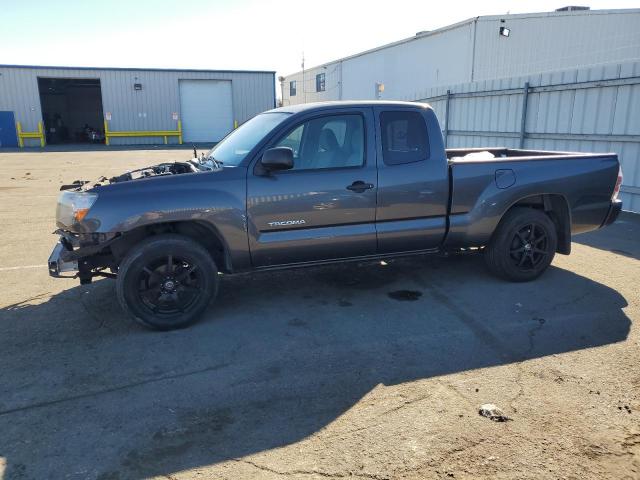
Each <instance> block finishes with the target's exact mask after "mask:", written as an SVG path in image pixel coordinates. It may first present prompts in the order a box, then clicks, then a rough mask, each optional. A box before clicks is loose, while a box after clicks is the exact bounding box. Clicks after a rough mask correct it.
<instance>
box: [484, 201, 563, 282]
mask: <svg viewBox="0 0 640 480" xmlns="http://www.w3.org/2000/svg"><path fill="white" fill-rule="evenodd" d="M557 245H558V234H557V232H556V228H555V225H554V223H553V221H551V219H550V218H549V217H548V216H547V215H546V214H545V213H544V212H542V211H540V210H536V209H534V208H526V207H517V208H513V209H512V210H509V211H508V212H507V213H506V214H505V216H504V217H503V218H502V220H501V221H500V223H499V224H498V228H497V229H496V231H495V232H494V234H493V237H492V238H491V241H490V242H489V245H488V246H487V248H486V249H485V252H484V259H485V263H486V264H487V267H488V268H489V270H490V271H491V272H492V273H493V274H495V275H497V276H499V277H501V278H504V279H506V280H510V281H512V282H528V281H531V280H534V279H536V278H538V277H539V276H540V275H541V274H542V273H543V272H544V271H545V270H546V269H547V267H548V266H549V265H550V264H551V261H552V260H553V257H554V256H555V253H556V247H557Z"/></svg>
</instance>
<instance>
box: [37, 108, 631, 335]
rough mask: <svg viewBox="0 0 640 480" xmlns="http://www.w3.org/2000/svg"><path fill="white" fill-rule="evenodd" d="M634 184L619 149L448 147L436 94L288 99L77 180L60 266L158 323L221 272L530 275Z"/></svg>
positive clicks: (179, 314)
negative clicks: (99, 280) (211, 133)
mask: <svg viewBox="0 0 640 480" xmlns="http://www.w3.org/2000/svg"><path fill="white" fill-rule="evenodd" d="M621 181H622V175H621V171H620V166H619V162H618V158H617V155H615V154H612V153H606V154H602V153H597V154H596V153H570V152H547V151H533V150H514V149H506V148H489V149H448V150H445V148H444V145H443V139H442V134H441V131H440V126H439V124H438V120H437V118H436V115H435V114H434V112H433V110H432V109H431V108H430V107H429V106H428V105H425V104H419V103H405V102H330V103H320V104H306V105H297V106H292V107H284V108H278V109H275V110H271V111H268V112H265V113H263V114H260V115H257V116H256V117H254V118H252V119H251V120H249V121H248V122H246V123H245V124H243V125H242V126H241V127H240V128H238V129H236V130H234V131H233V132H231V133H230V134H229V135H228V136H227V137H226V138H225V139H224V140H222V141H221V142H220V143H219V144H217V145H216V146H215V147H214V148H213V149H212V150H211V151H210V152H209V153H208V154H207V155H206V156H204V155H203V156H202V157H201V158H200V159H197V158H196V159H194V160H186V161H181V162H175V163H163V164H159V165H154V166H151V167H148V168H144V169H140V170H136V171H133V172H127V173H125V174H123V175H120V176H117V177H113V178H111V179H106V178H101V179H99V180H98V181H96V182H91V183H89V182H75V183H73V184H71V185H66V186H63V187H62V188H61V190H62V192H61V194H60V198H59V200H58V207H57V219H56V220H57V227H58V230H57V231H56V233H57V234H58V235H59V236H60V239H59V243H58V244H57V246H56V247H55V249H54V251H53V253H52V254H51V257H50V259H49V273H50V274H51V275H52V276H54V277H60V276H64V275H65V274H71V275H73V276H75V277H77V278H79V279H80V282H81V283H88V282H90V281H91V279H92V278H93V277H96V276H102V277H109V278H116V291H117V296H118V300H119V302H120V304H121V305H122V308H123V309H124V310H125V311H126V312H127V313H128V314H130V315H131V316H132V317H133V318H134V319H135V320H136V321H138V322H140V323H141V324H143V325H145V326H147V327H151V328H156V329H172V328H178V327H184V326H186V325H188V324H190V323H192V322H194V321H195V320H196V319H197V318H198V316H199V315H200V314H201V313H202V312H203V311H204V310H205V308H207V305H208V304H209V302H210V300H211V299H212V298H214V297H215V295H216V294H217V290H218V283H219V278H220V275H219V273H224V274H232V273H237V272H247V271H259V270H267V269H275V268H290V267H298V266H305V265H317V264H322V263H329V262H344V261H348V260H368V259H381V258H385V257H389V256H391V257H393V256H399V255H415V254H425V253H436V252H455V251H477V252H478V253H481V254H483V255H484V258H485V260H486V264H487V266H488V268H489V270H490V271H491V272H493V273H494V274H496V275H498V276H500V277H502V278H505V279H508V280H511V281H528V280H532V279H534V278H536V277H538V276H539V275H540V274H541V273H542V272H543V271H544V270H545V269H546V268H547V267H548V266H549V264H550V263H551V261H552V259H553V257H554V255H555V253H556V252H558V253H562V254H565V255H566V254H569V253H570V250H571V236H572V235H573V234H577V233H582V232H587V231H590V230H594V229H597V228H600V227H603V226H605V225H608V224H610V223H612V222H613V221H614V220H615V219H616V217H617V216H618V213H619V212H620V209H621V206H622V204H621V202H620V200H618V192H619V189H620V184H621Z"/></svg>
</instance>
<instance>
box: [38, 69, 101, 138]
mask: <svg viewBox="0 0 640 480" xmlns="http://www.w3.org/2000/svg"><path fill="white" fill-rule="evenodd" d="M38 89H39V91H40V105H41V107H42V119H43V121H44V128H45V135H46V139H47V144H48V145H59V144H68V143H104V127H103V118H104V117H103V111H102V90H101V88H100V80H99V79H93V78H40V77H39V78H38Z"/></svg>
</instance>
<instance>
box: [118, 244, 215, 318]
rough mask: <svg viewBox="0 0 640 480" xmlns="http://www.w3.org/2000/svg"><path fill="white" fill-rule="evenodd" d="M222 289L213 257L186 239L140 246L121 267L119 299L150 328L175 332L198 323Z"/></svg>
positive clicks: (127, 310)
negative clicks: (220, 288) (219, 287)
mask: <svg viewBox="0 0 640 480" xmlns="http://www.w3.org/2000/svg"><path fill="white" fill-rule="evenodd" d="M217 291H218V270H217V268H216V264H215V262H214V261H213V259H212V258H211V255H209V253H208V252H207V251H206V250H205V249H204V248H203V247H202V246H201V245H199V244H198V243H196V242H194V241H193V240H191V239H189V238H187V237H183V236H181V235H173V234H167V235H158V236H154V237H150V238H148V239H146V240H144V241H142V242H140V243H139V244H138V245H136V246H135V247H133V248H132V249H131V251H130V252H129V253H128V255H127V256H126V257H125V259H124V260H123V261H122V263H121V264H120V267H119V268H118V278H117V281H116V293H117V296H118V301H119V302H120V305H121V306H122V308H123V309H124V311H125V312H127V313H128V314H129V315H130V316H131V317H132V318H133V319H134V320H135V321H137V322H138V323H140V324H142V325H144V326H145V327H148V328H153V329H157V330H172V329H176V328H183V327H186V326H188V325H190V324H192V323H193V322H195V321H196V320H197V319H198V317H199V316H200V315H201V314H202V313H203V312H204V310H205V309H206V308H207V306H208V305H209V302H210V301H211V300H212V299H213V298H214V297H215V295H216V294H217Z"/></svg>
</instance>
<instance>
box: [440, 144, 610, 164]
mask: <svg viewBox="0 0 640 480" xmlns="http://www.w3.org/2000/svg"><path fill="white" fill-rule="evenodd" d="M482 152H489V153H491V154H492V155H493V156H494V158H487V159H484V158H482V159H481V158H464V157H465V155H468V154H470V153H474V154H479V153H482ZM446 154H447V160H448V161H449V164H452V163H471V162H473V163H477V162H504V161H526V160H560V159H565V158H566V159H572V158H592V157H601V156H602V155H603V154H602V153H582V152H559V151H556V150H554V151H550V150H524V149H518V148H504V147H495V148H482V147H481V148H447V149H446ZM605 155H615V154H614V153H611V154H605Z"/></svg>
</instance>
